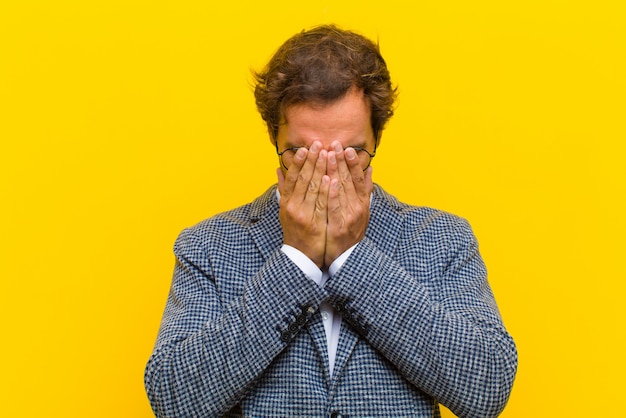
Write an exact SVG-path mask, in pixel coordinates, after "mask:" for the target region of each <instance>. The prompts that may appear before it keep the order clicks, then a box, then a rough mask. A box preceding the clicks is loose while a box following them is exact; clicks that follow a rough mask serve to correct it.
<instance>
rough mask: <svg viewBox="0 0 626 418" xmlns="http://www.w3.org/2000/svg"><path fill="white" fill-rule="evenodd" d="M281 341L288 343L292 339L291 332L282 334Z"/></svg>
mask: <svg viewBox="0 0 626 418" xmlns="http://www.w3.org/2000/svg"><path fill="white" fill-rule="evenodd" d="M280 339H281V340H283V341H284V342H288V341H289V340H290V339H291V332H289V331H283V332H281V333H280Z"/></svg>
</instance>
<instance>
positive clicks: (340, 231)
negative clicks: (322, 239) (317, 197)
mask: <svg viewBox="0 0 626 418" xmlns="http://www.w3.org/2000/svg"><path fill="white" fill-rule="evenodd" d="M331 146H332V149H333V150H332V151H330V152H329V153H328V164H327V173H328V176H329V177H330V189H329V193H328V201H327V206H328V226H327V230H326V246H325V253H324V265H325V266H326V267H328V266H330V265H331V264H332V262H333V261H335V259H336V258H337V257H339V256H340V255H341V254H342V253H343V252H345V251H346V250H347V249H348V248H350V247H352V246H353V245H354V244H356V243H358V242H359V241H361V240H362V239H363V237H364V236H365V230H366V229H367V224H368V222H369V214H370V195H371V193H372V189H373V184H372V167H368V168H367V170H365V172H363V168H362V167H361V165H360V163H359V159H358V157H357V154H356V151H355V150H354V149H352V148H346V150H345V151H344V149H343V147H342V146H341V143H339V141H334V142H333V143H332V144H331Z"/></svg>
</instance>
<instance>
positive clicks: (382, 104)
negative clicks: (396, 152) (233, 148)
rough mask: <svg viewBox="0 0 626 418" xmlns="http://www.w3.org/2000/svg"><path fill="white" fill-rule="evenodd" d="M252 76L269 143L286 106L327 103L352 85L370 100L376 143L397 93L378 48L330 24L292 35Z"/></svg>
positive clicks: (391, 112) (389, 114) (276, 133)
mask: <svg viewBox="0 0 626 418" xmlns="http://www.w3.org/2000/svg"><path fill="white" fill-rule="evenodd" d="M254 77H255V80H256V87H255V90H254V97H255V99H256V105H257V108H258V110H259V112H260V113H261V117H262V118H263V120H264V121H265V123H266V124H267V128H268V131H269V133H270V135H271V137H272V139H274V140H275V139H276V136H277V135H278V127H279V125H280V123H281V121H282V117H283V115H284V111H285V109H286V108H287V107H289V106H291V105H295V104H299V103H316V104H328V103H332V102H334V101H335V100H337V99H340V98H342V97H343V96H344V95H345V94H346V93H347V92H348V91H349V90H350V89H351V88H352V87H356V88H358V89H360V90H363V93H364V96H365V97H366V98H367V99H368V100H369V103H370V108H371V123H372V129H373V131H374V134H375V135H376V140H377V141H378V139H379V137H380V133H381V132H382V130H383V128H384V127H385V124H386V122H387V121H388V120H389V118H390V117H391V116H392V115H393V111H394V109H393V106H394V102H395V99H396V90H397V89H396V88H394V87H392V84H391V78H390V76H389V71H388V70H387V64H386V63H385V60H384V59H383V57H382V55H381V54H380V49H379V47H378V45H377V44H375V43H374V42H372V41H371V40H369V39H367V38H365V37H364V36H362V35H359V34H357V33H354V32H351V31H347V30H343V29H339V28H338V27H336V26H334V25H324V26H318V27H315V28H313V29H311V30H308V31H302V32H300V33H298V34H296V35H294V36H293V37H291V38H290V39H288V40H287V41H286V42H285V43H284V44H283V45H282V46H281V47H280V48H279V49H278V50H277V51H276V53H275V54H274V56H273V57H272V58H271V59H270V61H269V62H268V64H267V66H266V67H265V68H264V69H263V71H261V72H255V73H254Z"/></svg>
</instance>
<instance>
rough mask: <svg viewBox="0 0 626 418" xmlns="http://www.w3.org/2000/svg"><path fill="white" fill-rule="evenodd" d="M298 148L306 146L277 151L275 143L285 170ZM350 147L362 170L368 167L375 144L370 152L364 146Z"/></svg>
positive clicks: (374, 153)
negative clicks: (354, 152)
mask: <svg viewBox="0 0 626 418" xmlns="http://www.w3.org/2000/svg"><path fill="white" fill-rule="evenodd" d="M300 148H307V149H308V147H293V148H287V149H286V150H283V151H281V152H279V151H278V144H276V154H278V159H279V160H280V165H281V166H282V167H283V168H284V169H285V170H289V167H290V166H291V163H292V162H293V158H294V156H295V155H296V152H298V150H299V149H300ZM350 148H352V149H353V150H354V151H356V156H357V158H358V159H359V161H360V163H361V167H363V171H365V170H367V167H369V166H370V164H371V163H372V158H374V157H375V156H376V145H374V151H373V152H372V153H370V152H369V151H368V150H366V149H365V148H360V147H350Z"/></svg>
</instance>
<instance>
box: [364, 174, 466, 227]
mask: <svg viewBox="0 0 626 418" xmlns="http://www.w3.org/2000/svg"><path fill="white" fill-rule="evenodd" d="M372 203H373V204H374V205H375V206H380V207H382V208H383V210H389V211H393V212H395V213H396V214H397V216H400V217H401V218H402V221H403V224H404V227H405V229H406V228H410V229H413V228H417V227H419V229H424V228H429V229H430V228H432V229H436V230H439V231H440V232H443V231H447V232H449V233H453V234H458V233H461V234H465V233H468V232H471V227H470V225H469V222H468V221H467V220H466V219H465V218H463V217H461V216H458V215H456V214H453V213H450V212H446V211H444V210H441V209H436V208H431V207H428V206H418V205H412V204H409V203H405V202H401V201H400V200H398V198H397V197H395V196H393V195H391V194H389V193H387V192H386V191H385V190H384V189H383V188H382V187H380V186H378V185H376V186H375V200H374V201H373V202H372Z"/></svg>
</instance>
